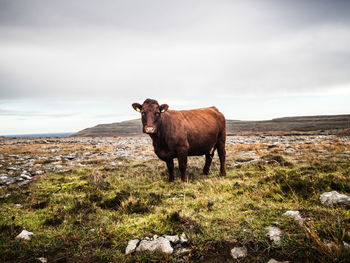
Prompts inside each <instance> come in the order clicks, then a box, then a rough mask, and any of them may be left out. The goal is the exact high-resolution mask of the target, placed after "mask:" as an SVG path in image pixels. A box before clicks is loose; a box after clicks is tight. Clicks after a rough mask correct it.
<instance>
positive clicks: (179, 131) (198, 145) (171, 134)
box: [163, 107, 226, 155]
mask: <svg viewBox="0 0 350 263" xmlns="http://www.w3.org/2000/svg"><path fill="white" fill-rule="evenodd" d="M164 115H165V116H164V117H165V118H164V126H165V127H164V128H165V130H163V132H165V133H166V137H167V140H168V145H169V148H170V149H172V150H176V149H174V148H176V147H181V146H183V145H184V144H186V145H187V146H188V155H203V154H206V153H208V152H209V151H210V150H211V149H212V148H213V147H214V146H215V144H216V143H217V140H218V138H219V137H224V138H225V133H226V129H225V117H224V115H223V114H222V113H220V112H219V111H218V109H217V108H216V107H210V108H201V109H194V110H183V111H172V110H169V111H168V112H166V114H164Z"/></svg>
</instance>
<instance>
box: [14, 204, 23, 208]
mask: <svg viewBox="0 0 350 263" xmlns="http://www.w3.org/2000/svg"><path fill="white" fill-rule="evenodd" d="M22 207H23V205H21V204H15V208H17V209H19V208H22Z"/></svg>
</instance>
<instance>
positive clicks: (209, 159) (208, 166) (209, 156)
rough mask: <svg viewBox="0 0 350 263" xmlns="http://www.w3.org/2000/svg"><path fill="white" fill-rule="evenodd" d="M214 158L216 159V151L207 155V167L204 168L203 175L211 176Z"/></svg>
mask: <svg viewBox="0 0 350 263" xmlns="http://www.w3.org/2000/svg"><path fill="white" fill-rule="evenodd" d="M213 157H214V150H213V152H212V153H207V154H205V165H204V168H203V174H206V175H208V174H209V169H210V165H211V161H212V160H213Z"/></svg>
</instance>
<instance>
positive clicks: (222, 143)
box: [217, 136, 226, 176]
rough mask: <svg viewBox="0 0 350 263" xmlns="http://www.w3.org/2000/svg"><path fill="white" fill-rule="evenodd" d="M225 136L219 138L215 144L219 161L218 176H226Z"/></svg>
mask: <svg viewBox="0 0 350 263" xmlns="http://www.w3.org/2000/svg"><path fill="white" fill-rule="evenodd" d="M225 137H226V136H222V137H220V138H219V140H218V143H217V149H218V154H219V159H220V176H225V175H226V164H225V161H226V150H225V142H226V138H225Z"/></svg>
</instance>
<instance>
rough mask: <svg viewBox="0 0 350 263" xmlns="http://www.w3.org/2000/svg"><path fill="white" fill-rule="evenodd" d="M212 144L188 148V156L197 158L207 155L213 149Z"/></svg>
mask: <svg viewBox="0 0 350 263" xmlns="http://www.w3.org/2000/svg"><path fill="white" fill-rule="evenodd" d="M214 145H215V144H214V143H212V144H207V145H200V146H197V147H190V149H189V150H188V156H199V155H204V154H207V153H209V152H210V151H211V150H212V149H213V148H214Z"/></svg>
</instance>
